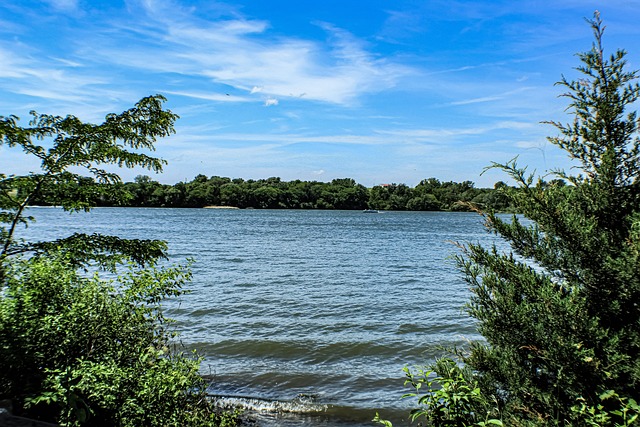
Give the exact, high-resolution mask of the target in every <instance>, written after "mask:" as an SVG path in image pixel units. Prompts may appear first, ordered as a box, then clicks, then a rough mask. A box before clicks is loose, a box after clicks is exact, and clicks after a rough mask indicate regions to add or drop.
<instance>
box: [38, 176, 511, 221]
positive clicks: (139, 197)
mask: <svg viewBox="0 0 640 427" xmlns="http://www.w3.org/2000/svg"><path fill="white" fill-rule="evenodd" d="M84 180H86V182H79V183H78V184H77V185H78V188H80V187H82V186H84V185H85V184H86V183H90V184H91V185H94V184H95V183H94V182H92V180H91V178H84ZM505 187H506V184H504V183H503V182H498V183H497V184H496V185H495V186H494V188H475V186H474V184H473V182H471V181H464V182H461V183H458V182H451V181H449V182H441V181H439V180H438V179H436V178H429V179H424V180H422V181H421V182H420V183H419V184H418V185H416V186H415V187H413V188H411V187H409V186H407V185H405V184H381V185H376V186H375V187H372V188H366V187H365V186H363V185H361V184H358V183H356V182H355V181H354V180H353V179H351V178H343V179H334V180H332V181H331V182H319V181H300V180H295V181H288V182H287V181H282V180H281V179H280V178H277V177H272V178H267V179H259V180H246V181H245V180H244V179H241V178H235V179H231V178H223V177H219V176H213V177H211V178H207V177H206V176H205V175H198V176H196V177H195V178H194V179H193V180H192V181H190V182H179V183H177V184H174V185H166V184H160V183H159V182H157V181H154V180H152V179H151V178H150V177H149V176H147V175H140V176H137V177H136V178H135V180H134V182H127V183H122V184H117V188H118V190H119V192H118V193H117V194H118V195H121V194H122V193H124V194H128V196H127V198H126V199H124V200H123V199H122V198H121V197H118V198H117V199H113V198H110V197H109V195H101V196H100V197H97V196H96V197H94V198H93V200H92V203H94V204H95V205H96V206H129V207H170V208H201V207H205V206H233V207H238V208H253V209H346V210H362V209H380V210H398V211H405V210H408V211H463V210H469V209H470V208H469V205H468V204H469V203H471V204H473V205H474V206H477V207H480V208H482V209H491V210H495V211H501V212H505V211H512V209H513V206H511V205H510V201H509V199H508V198H507V197H506V196H505V195H504V194H503V193H504V191H505V190H506V188H505ZM53 190H54V191H56V192H64V194H67V195H69V194H73V193H74V192H76V191H77V190H76V188H75V186H73V185H69V186H66V187H64V188H57V189H53ZM58 197H59V194H57V193H54V194H50V193H47V192H43V193H42V194H40V196H39V197H37V198H34V199H33V200H32V202H31V203H32V204H34V205H44V206H46V205H51V204H54V202H55V200H57V198H58Z"/></svg>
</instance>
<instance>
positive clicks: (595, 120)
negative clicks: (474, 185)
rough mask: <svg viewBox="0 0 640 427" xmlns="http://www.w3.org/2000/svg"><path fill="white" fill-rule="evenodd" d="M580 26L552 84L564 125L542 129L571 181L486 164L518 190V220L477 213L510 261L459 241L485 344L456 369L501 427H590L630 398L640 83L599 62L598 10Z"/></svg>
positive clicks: (636, 318) (559, 174)
mask: <svg viewBox="0 0 640 427" xmlns="http://www.w3.org/2000/svg"><path fill="white" fill-rule="evenodd" d="M588 22H589V23H590V24H591V27H592V29H593V33H594V36H595V41H594V44H593V46H592V49H591V50H590V51H588V52H585V53H581V54H579V55H578V57H579V59H580V61H581V65H580V66H579V67H578V68H577V70H578V71H579V72H580V73H581V75H582V76H581V78H580V79H578V80H575V81H571V80H568V79H567V78H565V77H563V78H562V80H561V81H560V82H559V83H558V84H559V85H560V86H563V87H564V88H565V89H566V90H567V92H566V93H565V94H564V95H563V96H564V97H566V98H567V99H569V109H568V111H569V112H570V114H571V115H572V116H573V121H572V122H571V123H569V124H563V123H559V122H550V123H551V124H552V125H553V126H555V127H556V128H557V129H558V131H559V134H560V135H559V136H558V137H553V138H549V141H550V142H551V143H553V144H555V145H556V146H558V147H560V148H561V149H563V150H564V151H566V152H567V153H568V155H569V156H570V157H571V158H572V159H574V160H575V162H576V169H577V170H578V171H579V172H578V174H571V173H569V172H566V171H562V170H556V171H554V172H553V173H552V175H554V178H556V179H555V180H552V181H550V182H549V183H546V182H544V181H543V180H542V179H540V178H538V179H536V178H535V177H534V175H533V174H529V173H528V172H527V171H526V168H520V167H519V166H518V165H517V164H516V161H515V160H513V161H511V162H509V163H507V164H502V165H499V164H496V165H494V167H498V168H500V169H502V170H504V171H505V172H506V173H507V174H508V175H510V176H511V178H513V179H514V180H515V181H516V182H517V183H518V187H519V188H518V189H510V188H509V187H503V189H504V191H506V192H507V195H508V197H509V198H510V199H511V201H512V203H513V205H514V206H515V207H516V209H517V210H518V211H519V212H522V213H523V214H524V216H525V217H526V218H527V219H528V220H520V219H518V218H517V217H513V218H512V219H511V220H506V221H505V220H503V219H502V218H501V217H498V216H496V215H494V214H487V215H486V220H487V226H488V228H489V229H490V230H491V231H492V232H494V233H496V234H498V235H500V236H502V237H503V238H505V239H506V240H507V241H508V242H509V243H510V244H511V247H512V250H513V253H510V254H505V253H503V252H501V251H500V250H498V249H497V248H496V247H493V248H485V247H482V246H481V245H474V244H469V245H467V246H465V248H464V254H463V255H462V256H461V257H460V258H459V262H460V265H461V266H462V268H463V270H464V272H465V273H466V278H467V281H468V282H469V284H470V285H471V290H472V293H473V295H472V298H471V302H470V303H469V305H468V310H469V312H470V314H471V315H472V316H473V317H474V318H476V319H477V320H478V327H479V330H480V332H481V333H482V335H483V336H484V337H485V338H486V342H482V343H474V344H473V345H472V347H471V349H470V352H469V353H468V354H466V355H464V356H463V361H464V362H465V363H466V364H467V366H468V367H470V368H472V370H473V372H474V377H475V380H477V381H478V384H479V386H480V388H481V389H482V391H483V394H485V395H487V396H494V397H495V399H496V402H497V404H498V407H499V408H500V412H501V414H502V417H503V420H504V421H505V422H506V423H507V424H508V425H594V424H587V418H588V417H589V416H591V417H592V418H593V417H594V412H597V411H602V413H603V414H606V413H608V414H609V415H611V414H612V413H613V414H614V415H613V416H614V418H615V417H616V416H617V415H615V413H614V410H616V409H618V408H619V407H620V402H632V403H633V400H631V399H632V398H637V397H638V396H640V305H639V303H640V262H639V261H640V259H639V257H640V191H639V185H640V139H639V138H638V126H639V124H640V123H639V121H638V118H637V116H636V113H635V112H629V109H630V108H631V107H633V104H634V103H635V102H636V101H637V100H638V98H639V97H640V87H639V86H638V84H637V83H635V80H636V79H637V73H636V72H635V71H632V72H630V71H627V70H626V69H625V66H626V61H625V52H624V51H622V50H618V51H617V52H616V53H615V54H613V55H611V56H610V57H608V58H607V57H605V55H604V53H603V47H602V35H603V31H604V26H603V25H602V22H601V20H600V16H599V14H598V13H597V12H596V14H595V15H594V19H593V20H590V21H588ZM563 181H564V182H566V183H567V185H562V184H563ZM610 390H611V391H610ZM607 391H609V392H607ZM614 392H615V393H616V394H615V396H621V397H620V398H619V399H617V400H616V399H607V400H606V401H605V400H603V396H604V397H607V396H612V395H614V394H613V393H614ZM626 398H629V400H624V399H626ZM579 402H581V404H582V411H581V410H580V409H579V407H576V405H578V403H579ZM610 405H613V406H610ZM585 408H586V409H585ZM594 408H598V409H597V411H596V409H594ZM627 409H628V408H627ZM636 409H637V408H636ZM596 415H597V414H596ZM623 415H624V412H623V413H620V414H619V416H618V418H620V419H619V420H617V421H616V422H618V421H620V422H622V420H621V418H622V417H623ZM603 416H604V415H603ZM605 418H606V417H605ZM603 419H604V418H603ZM610 421H611V419H610ZM627 421H628V420H627ZM627 421H624V422H625V424H621V425H629V424H626V422H627ZM595 425H613V424H612V423H611V424H610V423H606V422H605V423H603V424H595Z"/></svg>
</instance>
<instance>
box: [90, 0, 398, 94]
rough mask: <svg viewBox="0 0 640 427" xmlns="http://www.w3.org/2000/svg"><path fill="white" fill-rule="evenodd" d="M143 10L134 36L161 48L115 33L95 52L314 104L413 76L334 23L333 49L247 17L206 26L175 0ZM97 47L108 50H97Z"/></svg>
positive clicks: (146, 5) (148, 3)
mask: <svg viewBox="0 0 640 427" xmlns="http://www.w3.org/2000/svg"><path fill="white" fill-rule="evenodd" d="M141 5H142V10H143V11H144V13H145V14H146V15H147V16H146V17H145V19H140V17H136V23H137V24H136V25H137V28H135V30H133V31H136V32H142V33H145V34H147V35H148V36H153V39H154V40H156V42H155V43H145V44H143V43H142V42H139V39H131V40H130V39H127V40H124V41H123V40H121V39H120V40H119V39H118V38H117V37H116V38H114V37H113V34H114V32H113V28H110V29H107V31H108V37H107V35H106V33H105V35H104V39H100V40H98V41H96V40H91V41H87V43H88V45H87V55H100V57H101V58H103V60H108V61H116V62H119V63H121V64H123V65H126V66H130V67H135V68H140V69H144V70H153V71H155V72H164V73H178V74H183V75H191V76H205V77H207V78H209V79H211V80H212V81H213V82H215V83H221V84H225V85H229V86H232V87H234V88H236V89H241V90H246V91H248V92H249V93H251V94H255V93H258V92H262V93H265V94H267V95H269V96H272V97H279V98H282V97H292V96H295V97H300V96H301V94H304V99H306V100H312V101H323V102H329V103H335V104H351V103H354V102H355V101H356V100H357V99H358V97H359V96H361V95H362V94H364V93H375V92H379V91H383V90H386V89H388V88H391V87H393V86H394V85H395V84H396V82H397V81H398V79H399V78H400V77H401V76H403V75H405V74H406V73H407V72H408V70H407V69H406V68H405V67H403V66H400V65H397V64H394V63H392V62H389V61H387V60H383V59H378V58H376V57H375V56H374V55H373V54H371V53H369V52H368V51H367V50H366V49H365V47H364V46H363V45H362V43H361V42H360V41H359V40H358V39H356V38H355V37H354V36H352V35H351V34H349V33H348V32H346V31H344V30H341V29H338V28H335V27H331V26H329V25H326V24H323V25H322V28H323V29H324V30H325V31H326V32H327V33H328V35H329V38H330V43H329V45H325V44H323V43H320V42H315V41H311V40H305V39H301V38H295V37H275V36H271V35H270V34H269V32H268V30H269V23H267V22H265V21H259V20H249V19H244V18H242V17H235V18H233V19H226V20H211V21H205V20H203V19H200V18H199V17H198V16H196V14H195V13H194V12H192V11H189V10H187V9H181V8H180V6H179V4H175V3H170V2H168V1H151V0H147V1H146V2H144V3H141ZM140 22H145V24H144V25H140ZM113 25H120V26H122V27H123V31H122V33H123V34H125V35H127V36H128V35H130V32H131V31H132V30H131V29H130V27H131V26H130V25H128V24H127V23H124V22H122V23H114V24H113ZM125 27H126V31H125ZM255 35H260V38H257V37H255ZM89 43H90V45H89ZM95 45H100V46H101V49H100V50H98V51H96V50H95V49H90V47H89V46H91V47H92V46H95Z"/></svg>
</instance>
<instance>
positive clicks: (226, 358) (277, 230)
mask: <svg viewBox="0 0 640 427" xmlns="http://www.w3.org/2000/svg"><path fill="white" fill-rule="evenodd" d="M28 213H29V214H30V215H33V216H35V217H36V218H37V222H36V223H35V224H33V225H31V226H30V227H29V228H28V229H27V230H26V231H25V232H21V236H29V237H33V238H53V237H62V236H66V235H69V234H71V233H73V232H87V233H93V232H98V233H104V234H113V235H119V236H122V237H129V238H145V239H161V240H166V241H167V242H168V243H169V248H170V255H171V259H172V260H173V261H177V262H178V261H183V260H184V259H186V258H188V257H191V258H194V259H195V260H196V263H195V264H194V265H193V281H192V283H190V285H189V286H188V288H189V289H190V290H191V293H190V294H189V295H186V296H183V297H182V298H181V299H180V301H179V304H177V303H172V304H169V305H168V307H167V308H168V315H169V316H170V317H173V318H175V319H177V320H178V323H177V328H178V330H179V331H180V332H181V340H182V342H183V343H184V344H185V345H186V346H187V347H189V348H197V349H199V351H200V353H201V354H202V355H203V356H204V357H205V361H204V363H203V365H202V366H203V373H204V374H205V375H207V376H210V377H211V379H212V380H213V384H212V388H211V393H212V394H215V395H217V396H221V397H222V398H223V400H224V401H228V402H231V403H233V402H240V403H242V404H244V405H246V406H248V407H251V408H254V409H257V410H259V411H260V414H261V415H260V417H259V422H260V425H264V426H276V425H277V426H289V425H290V426H365V425H372V423H371V422H370V420H371V419H372V418H373V416H374V415H375V412H376V411H379V412H380V413H381V415H382V416H383V418H390V419H392V420H394V425H398V426H400V425H407V424H408V423H407V422H406V421H403V420H406V418H407V413H408V410H409V409H410V405H411V403H412V402H410V401H402V400H401V399H400V397H401V395H402V394H403V393H405V392H407V391H408V389H407V388H405V387H403V372H402V368H403V367H404V366H407V365H408V366H415V365H422V364H424V363H426V362H429V361H432V360H433V359H434V357H436V356H438V355H441V354H442V353H443V352H442V350H441V348H442V347H443V346H445V347H451V346H464V345H465V343H466V342H467V340H468V339H479V338H480V337H479V336H478V335H477V332H476V330H475V328H474V324H473V321H472V320H471V319H470V318H469V317H468V316H467V315H466V314H465V313H464V312H463V306H464V304H465V302H466V301H467V300H468V298H469V291H468V289H467V284H466V283H465V282H464V280H463V278H462V275H461V273H460V272H459V271H458V270H457V269H456V266H455V263H454V261H453V260H452V259H451V257H452V255H453V254H454V253H455V252H456V247H455V245H454V244H453V243H452V241H459V242H478V241H480V242H486V243H490V242H492V241H493V240H494V239H495V238H493V237H492V236H490V235H488V234H487V233H486V231H485V230H484V227H483V225H482V218H480V217H479V216H478V215H477V214H473V213H435V212H384V213H380V214H364V213H362V212H354V211H293V210H221V209H136V208H126V209H120V208H99V209H95V210H93V211H92V212H91V213H89V214H84V213H78V214H72V215H69V214H68V213H64V212H63V211H62V210H59V209H54V208H32V209H30V210H29V212H28Z"/></svg>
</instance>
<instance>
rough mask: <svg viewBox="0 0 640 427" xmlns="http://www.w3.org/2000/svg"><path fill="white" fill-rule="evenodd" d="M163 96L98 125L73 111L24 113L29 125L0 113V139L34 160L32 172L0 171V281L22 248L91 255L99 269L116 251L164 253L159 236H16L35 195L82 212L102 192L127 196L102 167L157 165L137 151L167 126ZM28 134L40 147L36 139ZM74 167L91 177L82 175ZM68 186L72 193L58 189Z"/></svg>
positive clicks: (138, 257) (80, 260)
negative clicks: (35, 165)
mask: <svg viewBox="0 0 640 427" xmlns="http://www.w3.org/2000/svg"><path fill="white" fill-rule="evenodd" d="M164 100H165V99H164V98H163V97H162V96H151V97H147V98H143V99H142V100H140V101H139V102H138V103H137V104H136V106H135V107H134V108H131V109H129V110H127V111H125V112H123V113H121V114H109V115H107V116H106V118H105V121H104V122H103V123H101V124H99V125H95V124H91V123H84V122H82V121H81V120H80V119H78V118H77V117H74V116H66V117H60V116H53V115H49V114H38V113H36V112H34V111H32V112H31V115H32V120H31V121H30V123H29V125H30V126H28V127H21V126H19V125H18V122H19V118H18V117H16V116H8V117H2V116H0V145H6V146H8V147H9V148H13V147H18V148H21V149H22V150H23V151H24V152H25V153H26V154H27V155H31V156H34V157H36V158H38V159H39V160H40V161H41V171H40V172H38V173H35V172H34V173H30V174H28V175H24V176H17V175H6V174H0V210H1V212H0V223H3V224H6V225H4V226H2V227H1V228H0V244H1V247H0V279H1V278H2V276H3V274H4V273H3V271H4V266H5V262H6V260H7V258H8V257H11V256H14V255H18V254H25V253H31V254H38V255H42V254H47V253H49V252H51V251H56V252H60V251H64V252H65V253H66V254H67V255H68V257H69V260H70V261H71V262H73V263H74V264H75V265H77V266H82V265H87V264H88V263H90V262H92V261H95V262H98V263H99V264H100V265H101V266H102V267H109V266H113V265H115V263H117V262H118V261H121V260H122V259H123V257H125V258H131V259H133V260H134V261H136V262H138V263H141V264H144V263H145V262H148V261H153V260H155V259H157V258H159V257H163V256H164V251H165V249H166V245H165V244H164V243H163V242H159V241H141V240H127V239H121V238H117V237H113V236H102V235H92V236H87V235H84V234H74V235H72V236H69V237H66V238H63V239H60V240H56V241H55V242H25V241H23V240H21V239H19V238H16V232H17V230H18V226H19V225H20V224H26V223H27V222H28V221H29V218H28V217H25V216H24V210H25V209H26V207H27V206H28V205H29V204H30V203H31V202H32V201H33V200H35V199H36V198H40V199H41V200H43V201H44V202H45V203H46V204H49V205H58V206H61V207H62V208H64V209H65V210H68V211H80V210H85V211H86V210H89V209H91V207H93V206H95V204H96V201H97V199H98V198H99V197H100V196H103V195H104V196H107V197H108V198H109V199H111V200H115V201H120V200H126V199H127V198H129V197H130V194H129V193H127V192H125V191H123V190H124V187H122V186H114V185H113V184H119V183H121V179H120V177H119V176H118V175H117V174H116V173H114V172H110V171H108V170H107V168H105V167H104V165H117V166H120V167H128V168H133V167H136V166H139V167H143V168H146V169H149V170H153V171H155V172H159V171H161V170H162V166H163V165H164V164H165V161H164V160H161V159H158V158H155V157H152V156H149V155H147V154H144V153H142V152H140V150H154V143H155V141H156V139H157V138H159V137H164V136H168V135H169V134H171V133H172V132H173V124H174V122H175V120H176V118H177V116H176V115H175V114H173V113H172V112H170V111H165V110H163V108H162V103H163V101H164ZM34 140H36V141H44V142H45V143H46V145H45V144H43V145H38V144H36V143H35V142H34ZM47 145H50V148H48V149H47V148H46V147H47ZM79 170H80V171H83V172H84V173H88V174H89V175H91V176H92V177H93V178H94V179H87V177H85V176H83V175H81V173H80V172H79ZM69 188H73V191H70V192H66V191H65V190H67V189H69ZM114 190H116V191H114ZM117 190H120V191H117Z"/></svg>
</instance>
